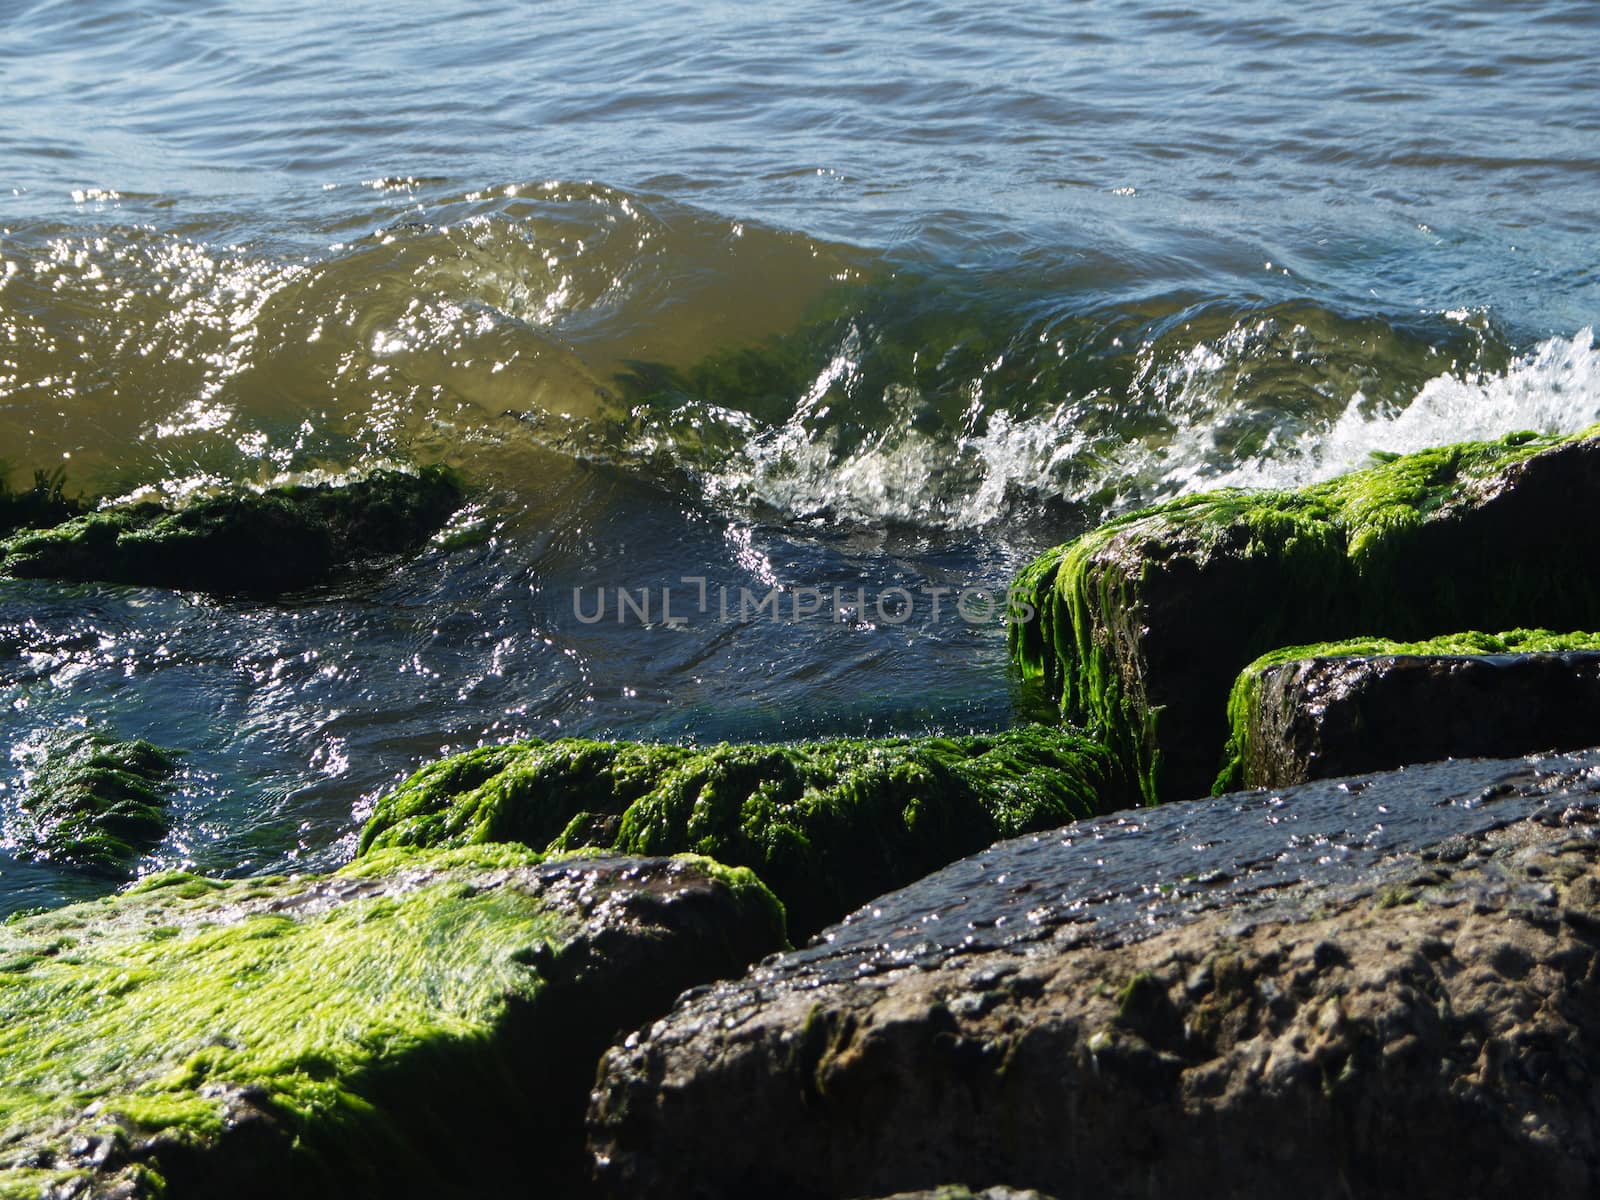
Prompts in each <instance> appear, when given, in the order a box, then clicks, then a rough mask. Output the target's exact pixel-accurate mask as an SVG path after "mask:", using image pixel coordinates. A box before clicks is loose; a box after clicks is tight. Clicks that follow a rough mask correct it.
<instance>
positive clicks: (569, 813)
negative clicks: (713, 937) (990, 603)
mask: <svg viewBox="0 0 1600 1200" xmlns="http://www.w3.org/2000/svg"><path fill="white" fill-rule="evenodd" d="M1127 791H1128V789H1127V788H1126V787H1125V785H1123V784H1122V782H1121V780H1120V778H1119V777H1118V776H1117V774H1116V772H1115V771H1114V769H1113V767H1112V763H1111V758H1110V755H1109V754H1108V753H1107V752H1106V750H1105V748H1104V747H1102V746H1100V745H1098V744H1097V743H1095V742H1093V741H1091V740H1089V739H1087V738H1085V737H1083V736H1081V735H1079V734H1077V733H1075V732H1072V731H1070V730H1066V729H1051V728H1046V727H1041V726H1033V727H1028V728H1023V729H1015V730H1010V731H1007V732H1004V733H995V734H985V735H977V736H968V737H950V738H938V737H933V738H905V739H885V740H881V741H838V742H817V743H810V744H796V745H718V746H712V747H709V748H705V749H692V748H689V747H684V746H671V745H648V744H642V743H629V742H594V741H585V740H581V739H561V740H559V741H553V742H537V741H535V742H524V743H517V744H512V745H506V746H493V747H487V748H484V749H480V750H475V751H471V752H469V753H467V754H461V755H457V756H455V757H453V758H449V759H445V760H443V761H441V762H438V763H433V764H431V765H429V766H427V767H424V768H423V769H422V770H421V771H419V772H417V774H415V775H414V776H412V777H411V778H410V779H408V780H407V781H406V782H405V783H403V784H402V785H401V786H400V787H399V788H397V789H396V790H395V791H393V792H391V793H390V794H388V795H387V796H385V797H383V798H382V799H381V800H379V801H378V804H377V807H376V809H375V811H374V812H373V815H372V817H371V819H370V820H369V821H368V823H367V826H366V828H365V830H364V831H363V833H362V838H361V850H360V853H362V854H366V853H368V852H370V851H372V850H374V849H378V848H382V847H389V846H438V845H465V844H473V843H484V842H496V841H516V842H521V843H523V844H526V845H529V846H533V847H535V848H540V849H543V848H546V847H548V848H550V849H552V850H570V849H575V848H577V847H579V846H590V845H593V846H604V847H606V848H608V849H612V850H615V851H618V852H621V853H629V854H665V853H675V852H679V851H688V852H692V853H696V854H704V855H707V856H708V857H712V858H715V859H717V860H719V861H721V862H726V863H731V864H735V865H738V866H745V867H750V868H751V869H753V870H754V871H756V873H757V874H758V875H760V877H761V878H762V879H763V880H764V881H765V882H766V883H767V884H768V885H769V886H770V887H771V888H772V889H773V891H774V892H776V893H777V895H778V896H779V898H780V899H781V900H782V901H783V902H784V905H785V907H786V908H787V910H788V913H789V921H790V928H791V931H792V932H794V933H795V934H796V935H797V936H803V935H804V934H807V933H810V932H813V931H815V930H816V929H818V928H820V927H821V926H822V925H824V924H826V923H827V922H829V921H831V920H835V919H837V918H838V917H840V916H843V915H844V913H846V912H848V911H849V910H850V909H851V908H853V907H855V906H856V905H858V904H861V903H864V902H865V901H867V900H869V899H871V898H872V897H873V896H876V895H879V894H881V893H883V892H885V891H887V890H889V889H890V888H893V887H898V886H900V885H902V884H905V883H909V882H911V881H912V880H914V879H917V878H919V877H921V876H922V875H924V874H927V873H928V872H929V871H932V870H935V869H937V868H938V867H941V866H943V865H945V864H946V863H949V862H953V861H954V860H956V859H958V858H961V857H964V856H965V855H967V854H971V853H974V852H975V851H977V850H981V849H982V848H984V847H985V846H987V845H989V844H990V843H991V842H993V841H995V840H996V839H997V838H1002V837H1009V836H1013V835H1016V834H1020V833H1024V832H1027V831H1030V830H1036V829H1045V828H1050V827H1053V826H1056V825H1060V824H1063V823H1065V822H1067V821H1070V820H1073V819H1075V818H1078V817H1084V816H1089V815H1092V814H1094V813H1096V812H1103V811H1106V810H1107V809H1109V808H1113V807H1118V806H1120V805H1121V804H1122V803H1124V802H1125V799H1126V794H1127Z"/></svg>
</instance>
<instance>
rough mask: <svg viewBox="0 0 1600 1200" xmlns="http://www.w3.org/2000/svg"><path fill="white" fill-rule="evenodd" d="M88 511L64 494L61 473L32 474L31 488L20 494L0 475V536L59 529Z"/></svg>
mask: <svg viewBox="0 0 1600 1200" xmlns="http://www.w3.org/2000/svg"><path fill="white" fill-rule="evenodd" d="M88 510H89V504H88V502H87V501H84V500H81V499H77V498H75V497H72V496H68V495H67V494H66V474H65V472H64V471H61V470H57V471H56V472H55V473H53V474H47V473H46V472H44V471H35V472H34V473H33V486H32V487H30V488H28V490H27V491H22V492H19V491H14V490H12V488H11V486H10V484H9V482H8V481H7V480H6V478H5V475H4V473H3V472H0V536H4V535H5V534H8V533H11V532H13V531H14V530H18V529H42V528H46V527H48V526H51V525H59V524H61V522H63V521H67V520H70V519H72V518H73V517H76V516H80V515H82V514H83V513H85V512H87V511H88Z"/></svg>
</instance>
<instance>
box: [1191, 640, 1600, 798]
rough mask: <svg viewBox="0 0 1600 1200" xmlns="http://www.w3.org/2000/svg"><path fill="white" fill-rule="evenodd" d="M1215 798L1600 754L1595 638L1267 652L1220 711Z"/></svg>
mask: <svg viewBox="0 0 1600 1200" xmlns="http://www.w3.org/2000/svg"><path fill="white" fill-rule="evenodd" d="M1228 718H1229V724H1230V726H1231V733H1230V737H1229V742H1228V762H1227V765H1226V766H1225V767H1224V769H1223V772H1222V774H1221V776H1220V777H1219V778H1218V779H1217V783H1216V787H1215V789H1214V790H1216V791H1225V790H1227V789H1229V788H1236V787H1287V786H1289V785H1291V784H1295V783H1304V782H1306V781H1307V780H1310V779H1329V778H1333V777H1334V776H1338V775H1354V774H1357V773H1359V772H1363V771H1381V770H1387V769H1389V768H1392V767H1399V766H1404V765H1405V764H1407V763H1416V762H1432V761H1434V760H1437V759H1441V758H1453V757H1482V758H1503V757H1507V756H1509V755H1513V754H1530V753H1534V752H1536V751H1540V750H1573V749H1577V748H1579V747H1582V746H1593V745H1597V744H1600V634H1593V633H1565V634H1558V633H1551V632H1550V631H1548V630H1542V629H1534V630H1528V629H1519V630H1514V631H1512V632H1510V633H1505V634H1499V635H1494V634H1483V633H1464V634H1454V635H1452V636H1450V637H1442V638H1433V639H1431V640H1429V641H1426V642H1411V643H1405V642H1390V641H1384V640H1382V639H1373V638H1358V639H1354V640H1351V641H1344V642H1329V643H1325V644H1323V645H1320V646H1299V647H1293V648H1290V649H1286V650H1278V651H1274V652H1273V653H1271V654H1268V655H1265V656H1264V657H1262V658H1259V659H1257V660H1256V661H1255V662H1253V663H1251V664H1250V666H1248V667H1246V668H1245V669H1244V671H1243V672H1242V673H1241V674H1240V676H1239V678H1238V679H1237V680H1236V681H1235V683H1234V685H1233V695H1232V697H1231V698H1230V699H1229V702H1228Z"/></svg>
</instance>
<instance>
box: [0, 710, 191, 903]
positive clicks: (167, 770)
mask: <svg viewBox="0 0 1600 1200" xmlns="http://www.w3.org/2000/svg"><path fill="white" fill-rule="evenodd" d="M41 754H42V763H41V765H40V767H39V770H38V772H37V774H35V776H34V777H33V780H32V781H31V783H30V784H29V786H28V788H27V790H26V791H25V792H24V793H23V796H22V801H21V804H20V805H19V811H18V815H17V819H16V820H15V821H14V822H13V823H12V826H11V828H10V829H9V830H8V831H7V839H6V840H7V842H8V844H9V845H10V846H11V848H12V853H13V854H15V855H16V856H17V857H18V858H20V859H23V860H42V861H48V862H54V863H59V864H62V865H64V866H72V867H81V868H84V869H86V870H91V871H96V872H100V873H102V874H110V875H123V876H126V874H127V873H128V871H129V870H130V869H131V868H132V867H133V865H134V864H135V863H136V862H137V861H138V860H139V858H140V856H141V855H143V854H145V853H147V852H148V851H149V850H150V849H151V848H152V847H154V846H155V845H156V843H158V842H159V841H161V839H162V838H164V837H166V835H167V830H168V828H169V822H168V819H167V809H166V796H165V794H164V791H165V786H166V781H167V779H168V777H170V776H171V774H172V773H173V771H175V770H176V769H177V757H176V756H177V752H176V751H172V750H163V749H161V748H159V747H157V746H152V745H151V744H150V743H149V742H146V741H132V742H124V741H118V740H117V739H115V738H114V737H112V736H110V735H109V734H106V733H101V732H98V731H95V730H75V731H71V732H56V733H53V734H51V735H50V736H49V737H48V738H46V740H45V742H44V745H43V747H42V749H41Z"/></svg>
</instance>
